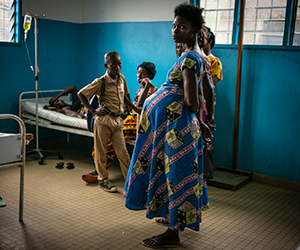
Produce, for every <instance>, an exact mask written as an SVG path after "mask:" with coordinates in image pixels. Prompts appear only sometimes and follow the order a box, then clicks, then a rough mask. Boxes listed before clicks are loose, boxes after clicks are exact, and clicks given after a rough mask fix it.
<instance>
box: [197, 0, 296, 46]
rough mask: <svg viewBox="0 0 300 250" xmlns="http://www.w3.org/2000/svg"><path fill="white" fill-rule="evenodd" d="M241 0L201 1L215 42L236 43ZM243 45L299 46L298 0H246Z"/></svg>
mask: <svg viewBox="0 0 300 250" xmlns="http://www.w3.org/2000/svg"><path fill="white" fill-rule="evenodd" d="M240 4H241V3H240V0H200V7H201V8H204V12H203V16H204V18H205V22H206V25H207V26H208V27H210V28H211V29H212V31H213V32H214V33H215V35H216V44H237V43H238V29H239V25H238V23H239V15H240V13H239V11H240ZM243 43H244V44H246V45H272V46H278V45H279V46H291V45H294V46H300V5H299V4H298V0H245V10H244V39H243Z"/></svg>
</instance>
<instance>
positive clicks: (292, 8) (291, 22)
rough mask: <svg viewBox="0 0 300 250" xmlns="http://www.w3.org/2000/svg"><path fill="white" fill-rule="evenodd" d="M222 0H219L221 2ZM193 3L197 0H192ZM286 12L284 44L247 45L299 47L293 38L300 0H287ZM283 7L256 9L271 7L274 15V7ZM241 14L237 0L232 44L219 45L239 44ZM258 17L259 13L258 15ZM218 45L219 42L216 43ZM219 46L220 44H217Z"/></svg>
mask: <svg viewBox="0 0 300 250" xmlns="http://www.w3.org/2000/svg"><path fill="white" fill-rule="evenodd" d="M199 1H200V3H199V5H198V6H200V4H201V0H199ZM219 1H220V0H217V2H218V3H219ZM190 2H191V3H193V2H195V1H192V0H191V1H190ZM286 2H287V3H286V7H285V9H286V12H285V20H284V22H285V24H284V30H283V39H282V44H281V45H260V44H259V45H257V44H252V45H250V44H247V45H246V46H247V47H248V46H255V47H258V46H260V47H263V48H268V47H277V46H278V47H282V46H284V47H289V46H291V47H299V46H296V45H294V46H293V38H294V35H295V25H296V17H297V8H298V7H299V6H298V0H286ZM278 8H282V7H279V6H272V7H259V6H258V7H256V9H271V15H272V10H273V9H278ZM221 10H229V9H218V10H217V11H221ZM239 15H240V0H235V5H234V19H233V27H232V42H231V44H229V43H228V44H219V46H222V47H223V46H232V45H237V44H238V34H239ZM256 18H257V15H256ZM216 45H217V44H216ZM217 46H218V45H217Z"/></svg>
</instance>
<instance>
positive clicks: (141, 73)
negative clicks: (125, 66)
mask: <svg viewBox="0 0 300 250" xmlns="http://www.w3.org/2000/svg"><path fill="white" fill-rule="evenodd" d="M137 70H138V73H137V80H138V82H139V83H141V80H142V79H144V78H145V77H148V78H149V79H150V80H152V79H153V78H154V77H155V74H156V69H155V65H154V63H152V62H143V63H142V64H141V65H139V66H138V67H137Z"/></svg>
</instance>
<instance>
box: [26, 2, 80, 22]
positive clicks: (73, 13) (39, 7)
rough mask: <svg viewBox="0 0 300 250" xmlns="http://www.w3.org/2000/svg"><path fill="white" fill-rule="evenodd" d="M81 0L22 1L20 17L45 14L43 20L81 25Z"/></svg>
mask: <svg viewBox="0 0 300 250" xmlns="http://www.w3.org/2000/svg"><path fill="white" fill-rule="evenodd" d="M83 2H84V1H82V0H22V15H23V16H24V15H25V13H26V12H30V13H32V14H34V15H38V14H46V17H45V19H52V20H58V21H65V22H72V23H81V5H82V3H83Z"/></svg>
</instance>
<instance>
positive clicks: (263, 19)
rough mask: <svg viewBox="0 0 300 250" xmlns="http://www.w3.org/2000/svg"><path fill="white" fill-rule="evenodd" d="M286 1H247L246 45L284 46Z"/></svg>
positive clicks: (245, 21) (245, 19) (245, 14)
mask: <svg viewBox="0 0 300 250" xmlns="http://www.w3.org/2000/svg"><path fill="white" fill-rule="evenodd" d="M286 2H287V1H286V0H246V2H245V13H244V16H245V18H244V44H253V45H282V41H283V34H284V25H285V13H286Z"/></svg>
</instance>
